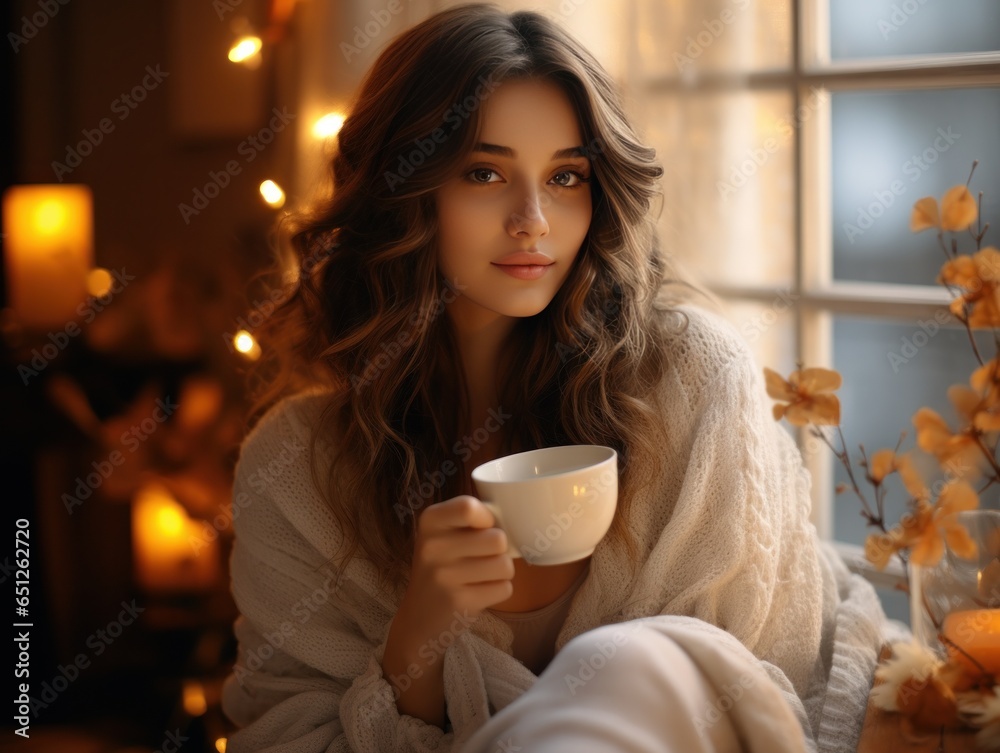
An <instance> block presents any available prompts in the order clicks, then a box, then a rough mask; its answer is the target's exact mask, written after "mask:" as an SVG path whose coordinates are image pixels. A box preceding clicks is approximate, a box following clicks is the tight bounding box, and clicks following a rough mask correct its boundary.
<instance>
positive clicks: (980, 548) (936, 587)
mask: <svg viewBox="0 0 1000 753" xmlns="http://www.w3.org/2000/svg"><path fill="white" fill-rule="evenodd" d="M953 520H954V521H956V522H958V523H960V524H961V525H962V526H963V527H964V528H965V529H966V530H967V531H968V532H969V536H970V538H971V539H972V541H973V543H974V544H975V546H976V552H975V555H974V556H972V557H971V558H966V557H962V556H959V554H958V552H956V551H955V550H953V549H952V547H951V546H950V545H949V543H948V540H947V538H946V539H945V542H944V553H943V555H942V556H941V559H940V561H939V562H938V563H937V564H935V565H931V566H921V565H917V564H914V563H912V562H911V563H910V574H909V578H910V621H911V624H912V629H913V635H914V637H915V638H916V640H917V641H918V642H919V643H920V644H921V645H923V646H925V647H926V648H928V649H930V650H931V651H932V652H933V653H935V654H937V655H938V656H939V657H940V658H941V659H948V658H949V657H953V658H954V659H956V660H958V661H961V662H963V663H965V664H967V665H968V666H969V667H970V668H975V669H980V670H982V669H986V670H987V671H990V672H993V673H998V672H1000V511H998V510H968V511H965V512H960V513H956V514H955V515H954V518H953ZM939 634H943V636H944V639H943V640H942V639H941V638H940V637H939ZM953 644H957V645H958V647H957V648H956V647H955V645H953Z"/></svg>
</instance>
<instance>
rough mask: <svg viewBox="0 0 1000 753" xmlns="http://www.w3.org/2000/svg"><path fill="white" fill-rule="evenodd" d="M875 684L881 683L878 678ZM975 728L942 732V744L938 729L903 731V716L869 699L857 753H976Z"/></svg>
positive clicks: (887, 651)
mask: <svg viewBox="0 0 1000 753" xmlns="http://www.w3.org/2000/svg"><path fill="white" fill-rule="evenodd" d="M890 653H891V649H890V648H889V647H888V646H886V647H885V648H883V649H882V655H881V656H880V657H879V661H882V660H885V659H887V658H888V657H889V655H890ZM875 683H876V684H881V683H880V681H879V680H876V681H875ZM975 737H976V732H975V730H957V731H950V732H945V733H944V746H943V747H941V742H942V740H941V733H940V732H924V731H923V730H915V731H906V730H905V729H904V726H903V717H902V716H901V715H900V714H894V713H892V712H890V711H882V710H881V709H879V708H877V707H876V706H875V705H874V704H873V703H872V702H871V698H869V699H868V711H867V712H866V713H865V724H864V727H862V729H861V738H860V740H859V741H858V753H897V751H899V753H939V752H940V753H966V751H968V753H973V751H975V752H976V753H979V749H978V748H977V747H976V742H975Z"/></svg>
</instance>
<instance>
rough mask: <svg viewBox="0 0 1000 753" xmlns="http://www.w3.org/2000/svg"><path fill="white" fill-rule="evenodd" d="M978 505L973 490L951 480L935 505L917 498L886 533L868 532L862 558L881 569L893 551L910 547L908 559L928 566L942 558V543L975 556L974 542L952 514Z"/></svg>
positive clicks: (966, 485) (953, 549) (959, 481)
mask: <svg viewBox="0 0 1000 753" xmlns="http://www.w3.org/2000/svg"><path fill="white" fill-rule="evenodd" d="M977 507H979V495H977V494H976V491H975V489H973V488H972V487H971V486H970V485H969V484H968V483H967V482H965V481H961V480H958V479H953V480H952V481H949V482H948V483H947V484H946V485H945V487H944V489H942V490H941V494H940V495H938V499H937V502H936V503H935V504H933V505H932V504H930V503H929V502H928V501H927V500H926V499H925V498H919V499H917V503H916V507H915V509H914V510H913V512H911V513H907V514H906V515H904V516H903V517H902V518H901V519H900V521H899V525H898V526H895V527H893V528H892V529H891V530H890V531H889V532H888V533H877V534H871V535H870V536H869V537H868V538H867V539H866V540H865V558H866V559H867V560H868V561H869V562H871V563H872V564H873V565H875V567H876V569H878V570H882V569H884V568H885V566H886V564H887V563H888V562H889V558H890V557H892V555H893V554H895V553H896V552H898V551H899V550H901V549H909V550H910V561H911V562H913V563H914V564H917V565H924V566H926V567H930V566H933V565H936V564H937V563H938V562H939V561H940V560H941V555H942V554H944V545H945V543H947V544H948V547H949V548H950V549H951V550H952V551H953V552H955V554H956V555H958V556H959V557H964V558H967V559H968V558H972V557H975V556H976V554H977V548H976V543H975V542H974V541H973V540H972V538H971V537H970V536H969V532H968V530H967V529H966V528H965V526H964V525H962V524H961V523H959V522H958V520H957V519H956V518H955V517H954V516H953V514H954V513H957V512H963V511H965V510H975V509H976V508H977Z"/></svg>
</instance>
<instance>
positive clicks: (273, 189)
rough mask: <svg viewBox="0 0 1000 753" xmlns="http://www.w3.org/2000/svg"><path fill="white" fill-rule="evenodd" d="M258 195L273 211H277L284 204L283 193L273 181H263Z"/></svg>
mask: <svg viewBox="0 0 1000 753" xmlns="http://www.w3.org/2000/svg"><path fill="white" fill-rule="evenodd" d="M260 195H261V196H263V197H264V201H266V202H267V203H268V206H272V207H274V208H275V209H279V208H280V207H282V206H283V205H284V203H285V192H284V191H282V190H281V186H279V185H278V184H277V183H275V182H274V181H273V180H265V181H264V182H263V183H261V184H260Z"/></svg>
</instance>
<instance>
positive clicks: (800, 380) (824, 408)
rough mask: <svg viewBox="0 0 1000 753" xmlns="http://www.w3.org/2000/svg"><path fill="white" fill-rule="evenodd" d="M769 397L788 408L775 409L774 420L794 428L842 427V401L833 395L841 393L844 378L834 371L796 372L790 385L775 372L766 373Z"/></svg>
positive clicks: (778, 405)
mask: <svg viewBox="0 0 1000 753" xmlns="http://www.w3.org/2000/svg"><path fill="white" fill-rule="evenodd" d="M764 377H765V379H766V383H767V394H768V395H770V396H771V397H772V398H774V399H775V400H784V401H786V402H787V404H781V403H778V404H776V405H775V406H774V408H773V412H774V419H775V420H776V421H780V420H781V419H782V418H786V419H788V423H790V424H792V425H793V426H805V425H806V424H810V423H813V424H826V425H834V426H835V425H837V424H839V423H840V400H838V399H837V396H836V395H832V394H830V393H831V392H833V391H834V390H836V389H838V388H839V387H840V384H841V377H840V374H838V373H837V372H836V371H833V370H832V369H820V368H812V369H802V370H801V371H793V372H792V373H791V375H790V376H789V377H788V379H787V381H786V380H785V379H784V378H783V377H782V376H781V375H780V374H778V373H777V372H776V371H772V370H771V369H767V368H765V369H764Z"/></svg>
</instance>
